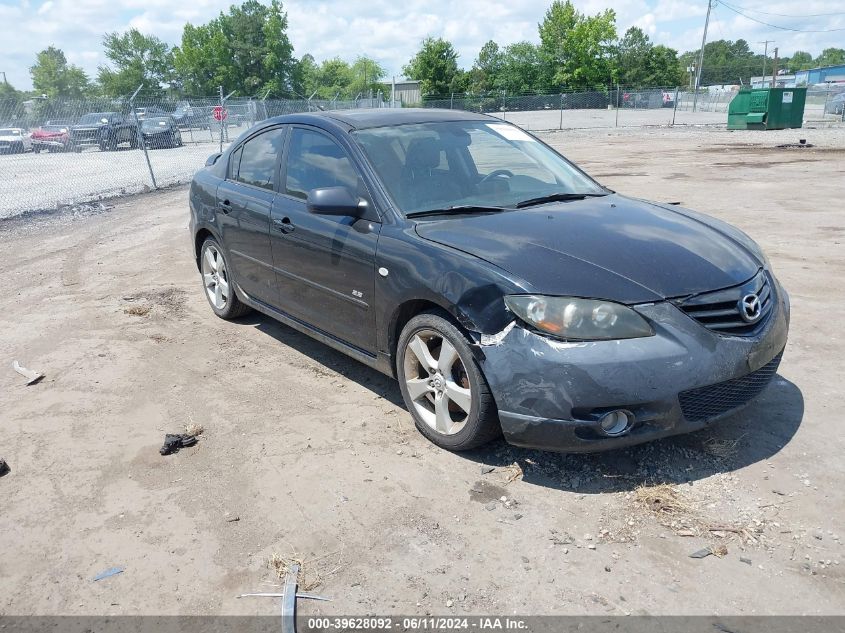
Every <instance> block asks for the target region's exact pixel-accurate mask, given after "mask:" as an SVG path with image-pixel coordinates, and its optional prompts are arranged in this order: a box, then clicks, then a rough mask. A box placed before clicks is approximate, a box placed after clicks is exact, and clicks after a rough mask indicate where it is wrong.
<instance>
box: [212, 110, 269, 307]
mask: <svg viewBox="0 0 845 633" xmlns="http://www.w3.org/2000/svg"><path fill="white" fill-rule="evenodd" d="M285 133H286V129H285V128H284V127H275V128H271V129H269V130H264V131H262V132H260V133H258V134H255V135H253V136H251V137H250V138H248V139H247V140H246V141H245V142H243V143H241V144H240V145H239V146H238V147H237V148H236V149H235V151H234V152H232V153H231V154H230V156H229V166H228V175H227V177H226V180H225V181H223V182H222V183H220V185H219V186H218V187H217V207H218V213H217V218H218V226H219V228H220V235H221V237H222V239H223V247H224V248H225V249H226V251H227V252H228V253H229V263H230V265H231V266H232V268H233V269H234V278H235V283H237V284H238V286H239V287H240V288H241V289H242V290H243V291H244V292H246V294H248V295H249V296H250V297H252V298H253V299H258V300H259V301H262V302H263V303H267V304H269V305H273V306H275V305H276V304H277V302H276V298H277V289H276V280H275V273H274V272H273V255H272V251H271V249H270V235H269V232H270V210H271V209H272V207H273V200H274V199H275V197H276V193H275V191H276V189H277V186H278V182H277V181H278V173H279V161H280V160H281V153H282V149H283V147H284V136H285Z"/></svg>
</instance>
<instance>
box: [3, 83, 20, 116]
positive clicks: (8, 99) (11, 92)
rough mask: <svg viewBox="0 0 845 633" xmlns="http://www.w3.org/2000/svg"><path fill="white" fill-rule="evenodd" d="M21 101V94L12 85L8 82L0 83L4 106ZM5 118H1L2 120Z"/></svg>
mask: <svg viewBox="0 0 845 633" xmlns="http://www.w3.org/2000/svg"><path fill="white" fill-rule="evenodd" d="M20 100H21V93H20V92H19V91H18V90H15V88H14V87H13V86H12V84H10V83H9V82H8V81H0V102H2V103H3V105H4V106H6V105H7V104H10V103H17V102H18V101H20ZM2 118H3V117H2V116H0V119H2Z"/></svg>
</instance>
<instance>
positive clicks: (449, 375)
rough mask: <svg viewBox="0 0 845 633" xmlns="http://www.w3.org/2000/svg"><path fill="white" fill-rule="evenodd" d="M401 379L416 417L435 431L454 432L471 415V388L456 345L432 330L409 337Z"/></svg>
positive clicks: (461, 427) (456, 431)
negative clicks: (416, 414) (402, 377)
mask: <svg viewBox="0 0 845 633" xmlns="http://www.w3.org/2000/svg"><path fill="white" fill-rule="evenodd" d="M404 379H405V386H406V387H407V389H408V394H409V396H410V399H411V401H412V403H413V406H414V409H416V412H417V413H418V414H419V417H420V418H421V419H422V420H423V421H424V422H425V423H426V424H427V425H428V426H429V427H431V428H432V429H433V430H434V431H436V432H438V433H442V434H443V435H454V434H455V433H458V432H460V431H461V429H463V428H464V426H465V425H466V422H467V420H468V419H469V417H470V411H471V409H472V391H471V387H470V382H469V376H468V375H467V371H466V367H464V363H463V361H462V360H461V357H460V356H459V355H458V352H457V350H456V349H455V347H454V346H453V345H452V344H451V343H450V342H449V341H448V340H446V338H445V337H444V336H443V335H442V334H440V333H438V332H435V331H434V330H421V331H419V332H416V333H415V334H414V335H413V336H412V337H411V339H410V340H409V341H408V344H407V347H406V349H405V357H404Z"/></svg>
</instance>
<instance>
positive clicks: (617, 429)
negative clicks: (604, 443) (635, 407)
mask: <svg viewBox="0 0 845 633" xmlns="http://www.w3.org/2000/svg"><path fill="white" fill-rule="evenodd" d="M632 426H634V414H633V413H631V412H630V411H624V410H622V409H619V410H618V411H611V412H609V413H605V414H604V415H603V416H601V418H599V428H600V429H601V432H602V433H604V434H605V435H607V436H608V437H617V436H619V435H625V433H627V432H628V431H630V430H631V427H632Z"/></svg>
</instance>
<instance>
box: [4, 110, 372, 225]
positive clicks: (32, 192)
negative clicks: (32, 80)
mask: <svg viewBox="0 0 845 633" xmlns="http://www.w3.org/2000/svg"><path fill="white" fill-rule="evenodd" d="M388 105H389V103H388V102H387V101H385V100H384V99H383V97H382V96H381V95H378V96H376V97H375V98H365V99H361V98H359V99H355V100H346V101H344V100H316V99H315V100H307V99H301V100H295V99H264V100H261V99H239V98H230V99H226V100H225V101H221V99H220V97H198V98H185V99H152V98H146V97H143V96H139V97H137V98H135V99H134V100H131V101H130V99H128V98H121V99H109V98H96V99H87V100H82V101H66V100H47V99H33V100H30V101H24V102H20V101H7V102H2V101H0V218H6V217H11V216H16V215H20V214H22V213H27V212H33V211H50V210H58V209H62V208H65V207H71V208H72V207H79V206H80V205H87V204H90V203H96V202H97V201H99V200H103V199H106V198H111V197H115V196H121V195H127V194H133V193H140V192H143V191H147V190H149V189H152V188H158V187H167V186H170V185H174V184H179V183H184V182H188V181H189V180H190V179H191V177H192V176H193V174H194V172H196V170H197V169H199V168H200V167H202V166H203V165H204V164H205V161H206V159H207V158H208V156H209V155H210V154H213V153H214V152H217V151H221V150H222V149H224V148H225V147H227V146H228V144H229V143H230V142H231V141H233V140H235V138H237V137H238V136H239V135H240V134H241V133H242V132H244V131H245V130H247V129H249V128H250V127H252V126H253V125H255V124H256V123H258V122H259V121H263V120H264V119H267V118H270V117H274V116H279V115H282V114H291V113H295V112H313V111H318V110H344V109H350V108H374V107H375V108H378V107H387V106H388ZM139 150H143V151H139Z"/></svg>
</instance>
